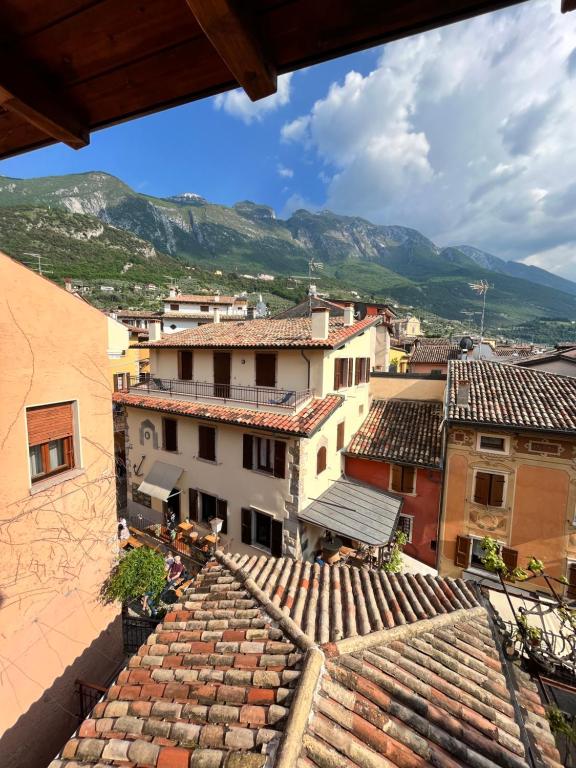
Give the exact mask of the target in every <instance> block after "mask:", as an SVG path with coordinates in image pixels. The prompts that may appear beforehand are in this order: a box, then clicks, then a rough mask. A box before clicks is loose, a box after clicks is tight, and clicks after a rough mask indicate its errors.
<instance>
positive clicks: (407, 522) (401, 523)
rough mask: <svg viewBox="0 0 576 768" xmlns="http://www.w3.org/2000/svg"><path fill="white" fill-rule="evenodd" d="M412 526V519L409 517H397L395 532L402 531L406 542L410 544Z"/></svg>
mask: <svg viewBox="0 0 576 768" xmlns="http://www.w3.org/2000/svg"><path fill="white" fill-rule="evenodd" d="M413 524H414V518H413V517H412V516H411V515H399V517H398V525H397V526H396V530H397V531H402V533H404V534H406V540H407V542H408V543H409V544H410V543H411V541H412V527H413Z"/></svg>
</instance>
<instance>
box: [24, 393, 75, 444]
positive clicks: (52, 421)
mask: <svg viewBox="0 0 576 768" xmlns="http://www.w3.org/2000/svg"><path fill="white" fill-rule="evenodd" d="M26 420H27V422H28V445H40V444H41V443H48V442H49V441H50V440H60V438H62V437H70V436H71V435H73V434H74V419H73V413H72V403H60V404H59V405H45V406H42V407H40V408H29V409H28V410H27V411H26Z"/></svg>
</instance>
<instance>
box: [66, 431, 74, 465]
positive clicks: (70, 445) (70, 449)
mask: <svg viewBox="0 0 576 768" xmlns="http://www.w3.org/2000/svg"><path fill="white" fill-rule="evenodd" d="M64 463H65V464H66V466H67V467H70V468H72V467H73V466H74V441H73V440H72V438H71V437H66V438H64Z"/></svg>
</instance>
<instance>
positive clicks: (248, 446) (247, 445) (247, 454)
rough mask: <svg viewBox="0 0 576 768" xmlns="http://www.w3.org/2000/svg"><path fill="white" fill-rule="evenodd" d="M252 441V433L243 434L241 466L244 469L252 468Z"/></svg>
mask: <svg viewBox="0 0 576 768" xmlns="http://www.w3.org/2000/svg"><path fill="white" fill-rule="evenodd" d="M253 445H254V441H253V438H252V435H243V443H242V466H243V467H244V469H252V459H253V450H254V449H253Z"/></svg>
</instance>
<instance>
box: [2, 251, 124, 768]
mask: <svg viewBox="0 0 576 768" xmlns="http://www.w3.org/2000/svg"><path fill="white" fill-rule="evenodd" d="M0 302H1V311H0V318H1V320H0V324H1V326H2V327H1V333H0V338H1V339H2V341H1V342H0V345H1V349H2V357H3V360H4V364H3V366H2V369H1V371H0V392H1V394H2V401H1V402H2V407H1V408H0V446H1V451H2V461H1V462H0V488H1V491H2V492H1V495H0V627H1V632H0V664H1V667H0V669H1V674H0V763H1V765H2V768H41V767H42V766H45V765H46V764H47V763H48V762H49V761H50V759H51V758H52V757H53V756H54V754H56V752H57V751H58V749H59V748H60V746H61V744H62V743H63V742H64V741H65V739H66V738H68V736H69V735H70V734H71V733H72V732H73V730H74V729H75V728H76V727H77V724H78V720H77V715H78V714H79V712H80V707H79V701H78V696H77V692H76V688H75V683H76V680H77V679H84V680H88V681H90V682H93V683H100V684H106V683H107V682H108V680H109V676H110V674H111V673H112V672H113V671H114V668H115V666H116V665H117V663H118V661H119V660H120V659H121V651H122V642H121V632H120V622H119V617H118V608H117V607H103V606H102V605H101V604H100V602H99V599H98V596H99V591H100V587H101V585H102V582H103V581H104V579H105V577H106V575H107V574H108V573H109V571H110V568H111V565H112V563H113V561H114V558H115V555H116V553H117V543H116V542H117V535H116V531H117V529H116V525H117V524H116V504H115V501H116V497H115V472H114V459H113V432H112V419H111V404H110V398H111V392H112V378H111V376H110V375H109V360H108V356H107V349H108V334H107V326H108V322H107V318H106V316H105V315H103V314H102V313H101V312H100V311H98V310H97V309H94V308H93V307H91V306H90V305H88V304H86V303H85V302H84V301H82V300H81V299H79V298H78V297H77V296H75V295H73V294H70V293H67V292H66V291H64V290H62V289H61V288H59V287H58V286H56V285H55V284H54V283H52V282H50V281H48V280H46V279H45V278H43V277H40V276H39V275H37V274H36V273H34V272H32V271H30V270H29V269H27V268H26V267H24V266H22V265H21V264H19V263H18V262H16V261H13V260H12V259H10V258H8V257H7V256H5V255H3V254H0Z"/></svg>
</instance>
